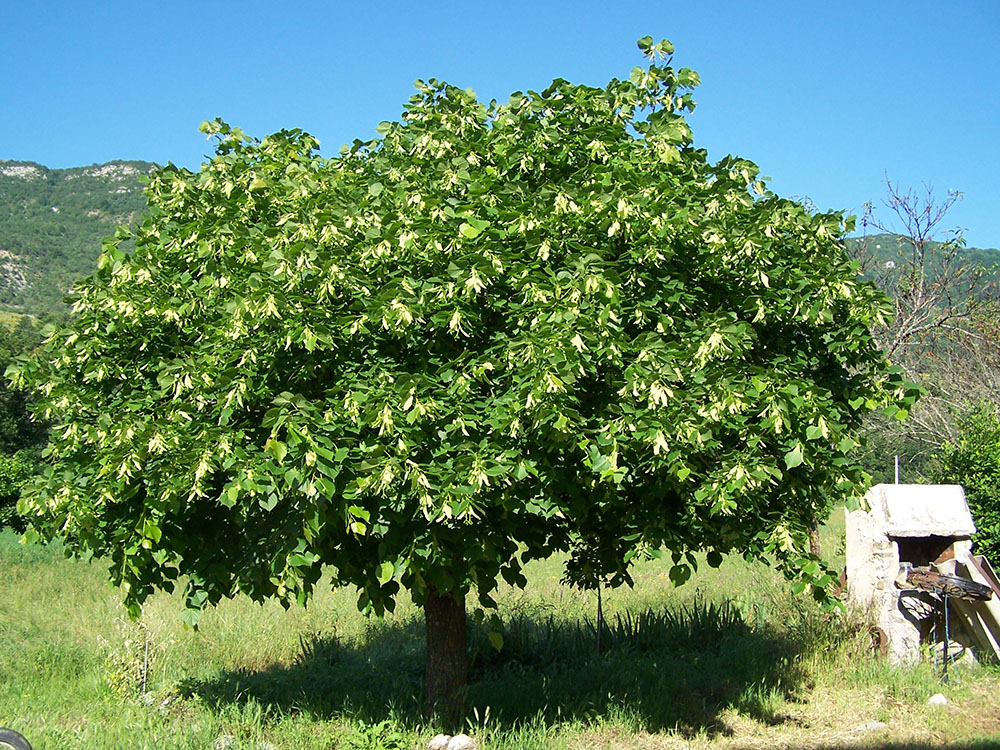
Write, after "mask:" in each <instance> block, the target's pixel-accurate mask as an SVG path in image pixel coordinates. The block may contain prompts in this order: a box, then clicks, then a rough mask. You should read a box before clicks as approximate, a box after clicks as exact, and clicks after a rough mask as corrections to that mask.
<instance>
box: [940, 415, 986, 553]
mask: <svg viewBox="0 0 1000 750" xmlns="http://www.w3.org/2000/svg"><path fill="white" fill-rule="evenodd" d="M938 459H939V461H940V468H939V470H938V475H937V477H935V478H936V479H937V481H940V482H946V483H950V484H960V485H962V487H964V488H965V497H966V500H967V501H968V503H969V510H970V511H971V512H972V517H973V518H974V519H975V522H976V536H975V546H976V552H977V553H979V554H981V555H986V556H987V557H988V558H990V559H991V560H992V561H993V562H994V563H995V562H996V561H997V560H1000V416H998V414H997V407H996V405H995V404H990V403H983V404H980V405H979V406H978V407H976V408H974V409H972V410H970V411H969V412H967V413H966V414H965V415H964V416H963V417H962V418H961V419H960V420H959V422H958V437H957V438H956V439H955V440H954V441H949V442H946V443H945V444H944V445H943V446H942V448H941V451H940V454H939V456H938Z"/></svg>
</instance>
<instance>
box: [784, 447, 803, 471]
mask: <svg viewBox="0 0 1000 750" xmlns="http://www.w3.org/2000/svg"><path fill="white" fill-rule="evenodd" d="M802 461H803V457H802V443H796V444H795V447H794V448H792V449H791V450H790V451H788V453H786V454H785V468H786V469H794V468H795V467H796V466H799V465H800V464H801V463H802Z"/></svg>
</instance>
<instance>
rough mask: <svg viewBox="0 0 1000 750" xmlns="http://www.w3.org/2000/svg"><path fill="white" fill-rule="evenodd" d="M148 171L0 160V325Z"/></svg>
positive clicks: (56, 286) (113, 216)
mask: <svg viewBox="0 0 1000 750" xmlns="http://www.w3.org/2000/svg"><path fill="white" fill-rule="evenodd" d="M154 167H155V165H154V164H152V163H150V162H143V161H112V162H108V163H107V164H94V165H91V166H89V167H74V168H72V169H48V168H47V167H44V166H42V165H41V164H36V163H35V162H25V161H3V160H0V322H6V323H7V324H8V325H10V324H11V323H12V322H16V319H17V317H18V316H19V315H24V314H27V315H32V316H35V317H44V316H47V315H50V314H61V313H64V312H65V311H66V305H65V304H64V302H63V298H64V297H65V296H66V293H67V292H68V291H69V289H70V287H71V286H72V285H73V283H74V282H76V281H77V280H79V279H80V278H82V277H84V276H86V275H87V274H90V273H92V272H93V271H94V268H95V263H96V260H97V255H98V253H99V252H100V249H101V240H102V239H103V238H105V237H108V236H110V235H111V234H113V233H114V230H115V228H116V227H117V226H119V225H120V224H129V223H131V222H132V221H134V220H135V219H136V218H137V217H138V216H140V215H141V214H142V213H143V211H144V210H145V208H146V200H145V196H144V195H143V192H142V189H143V185H142V182H141V178H142V177H143V176H144V175H146V174H148V173H149V171H150V170H151V169H153V168H154ZM864 241H865V242H866V243H867V245H868V247H869V248H871V251H873V252H874V253H875V256H876V258H877V260H878V262H879V263H882V264H884V263H889V262H894V261H896V260H897V259H898V258H899V257H900V254H901V253H902V252H908V249H905V248H904V246H903V243H902V240H901V238H899V237H897V236H896V235H891V234H878V235H870V236H868V237H867V238H865V239H864ZM860 242H862V239H861V238H852V239H849V240H848V243H851V244H855V245H856V244H857V243H860ZM962 255H963V258H964V260H965V261H966V262H968V263H978V264H981V265H983V266H984V267H985V268H987V269H990V271H989V273H988V276H990V277H991V278H992V279H993V280H998V279H1000V250H995V249H979V248H965V249H963V250H962Z"/></svg>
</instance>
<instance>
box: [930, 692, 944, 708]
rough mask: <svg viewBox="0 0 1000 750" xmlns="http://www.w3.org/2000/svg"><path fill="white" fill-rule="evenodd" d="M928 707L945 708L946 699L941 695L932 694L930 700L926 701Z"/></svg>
mask: <svg viewBox="0 0 1000 750" xmlns="http://www.w3.org/2000/svg"><path fill="white" fill-rule="evenodd" d="M927 705H928V706H947V705H948V699H947V698H945V697H944V695H943V694H941V693H934V695H932V696H931V697H930V698H928V699H927Z"/></svg>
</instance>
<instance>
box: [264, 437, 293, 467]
mask: <svg viewBox="0 0 1000 750" xmlns="http://www.w3.org/2000/svg"><path fill="white" fill-rule="evenodd" d="M265 450H266V451H267V452H268V453H270V454H271V455H272V456H274V459H275V460H276V461H277V462H278V463H279V464H280V463H281V462H282V461H284V460H285V456H286V455H288V446H286V445H285V444H284V443H282V442H281V441H280V440H277V439H275V438H271V439H270V440H268V441H267V445H266V446H265Z"/></svg>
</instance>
